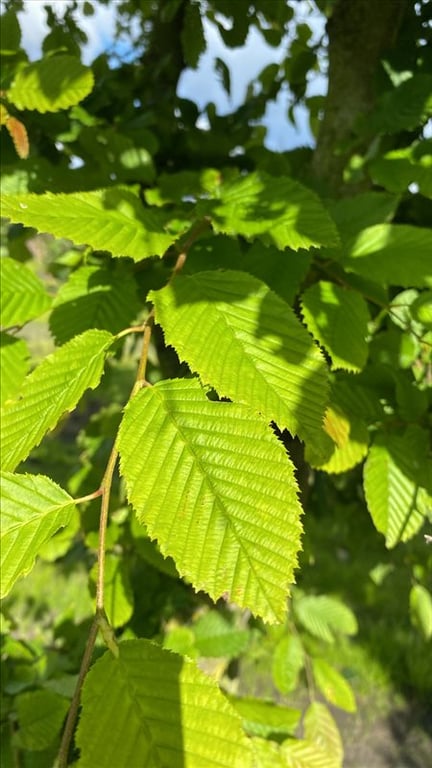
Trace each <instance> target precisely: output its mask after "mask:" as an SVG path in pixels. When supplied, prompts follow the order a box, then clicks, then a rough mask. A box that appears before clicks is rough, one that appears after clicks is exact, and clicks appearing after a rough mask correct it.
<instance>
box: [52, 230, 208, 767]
mask: <svg viewBox="0 0 432 768" xmlns="http://www.w3.org/2000/svg"><path fill="white" fill-rule="evenodd" d="M207 227H208V222H200V224H199V226H198V227H197V228H196V229H195V231H194V232H193V233H192V234H191V236H190V237H189V239H188V241H187V242H186V243H185V245H184V247H183V249H182V251H181V253H179V255H178V257H177V261H176V264H175V266H174V269H173V272H172V275H171V278H170V281H171V280H172V279H173V277H174V275H175V274H177V273H178V272H179V271H180V270H181V269H182V267H183V265H184V263H185V261H186V257H187V252H188V250H189V248H190V246H191V245H192V243H193V242H194V241H195V239H196V237H197V236H198V235H199V234H200V232H201V231H203V229H205V228H207ZM153 323H154V309H152V310H151V312H150V313H149V315H148V317H147V319H146V321H145V323H144V324H143V325H141V326H133V327H131V328H126V329H124V330H123V331H120V333H118V334H117V338H121V337H122V336H125V335H126V334H128V333H138V332H143V343H142V349H141V356H140V361H139V364H138V369H137V373H136V377H135V383H134V385H133V387H132V391H131V393H130V395H129V398H128V402H130V400H131V399H132V398H133V397H134V396H135V395H136V394H137V392H138V391H139V390H140V389H142V387H144V386H146V385H148V382H147V381H146V378H145V374H146V368H147V360H148V352H149V347H150V341H151V334H152V330H153ZM117 459H118V448H117V440H116V441H115V443H114V445H113V448H112V451H111V453H110V456H109V459H108V463H107V465H106V469H105V472H104V476H103V479H102V483H101V486H100V488H99V489H98V490H97V491H94V492H93V493H90V494H88V495H87V496H83V497H82V498H80V499H76V503H78V502H84V501H90V500H91V499H95V498H97V497H98V496H102V503H101V514H100V520H99V540H98V552H97V562H98V577H97V584H96V615H95V617H94V619H93V623H92V625H91V628H90V633H89V636H88V639H87V643H86V647H85V650H84V655H83V658H82V661H81V667H80V671H79V675H78V680H77V684H76V687H75V691H74V695H73V698H72V702H71V706H70V709H69V712H68V716H67V718H66V724H65V728H64V731H63V736H62V740H61V744H60V750H59V754H58V759H57V768H67V762H68V754H69V748H70V743H71V741H72V737H73V733H74V729H75V722H76V718H77V715H78V709H79V704H80V698H81V689H82V686H83V684H84V680H85V677H86V675H87V672H88V669H89V667H90V662H91V658H92V654H93V649H94V646H95V642H96V637H97V634H98V631H99V630H100V631H101V633H102V636H103V638H104V641H105V643H106V644H107V645H108V648H109V649H110V651H111V652H112V653H113V655H114V656H116V657H117V656H118V650H117V644H116V641H115V636H114V630H113V629H112V627H111V625H110V623H109V621H108V618H107V616H106V612H105V608H104V580H105V579H104V577H105V547H106V531H107V526H108V513H109V504H110V497H111V487H112V481H113V475H114V470H115V467H116V464H117Z"/></svg>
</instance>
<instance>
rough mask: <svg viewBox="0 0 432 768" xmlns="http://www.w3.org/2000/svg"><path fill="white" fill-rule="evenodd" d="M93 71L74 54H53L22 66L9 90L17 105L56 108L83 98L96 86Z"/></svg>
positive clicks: (52, 110)
mask: <svg viewBox="0 0 432 768" xmlns="http://www.w3.org/2000/svg"><path fill="white" fill-rule="evenodd" d="M93 82H94V80H93V74H92V71H91V69H90V68H89V67H85V66H84V65H83V64H81V62H80V61H79V59H76V58H75V57H74V56H65V55H61V56H53V57H50V58H45V59H41V60H40V61H34V62H32V63H31V64H29V65H28V66H26V67H24V68H23V69H21V70H20V71H19V72H18V73H17V75H16V76H15V79H14V81H13V83H12V86H11V88H10V89H9V90H8V92H7V99H8V101H9V102H10V103H11V104H14V105H15V106H16V107H17V108H18V109H36V110H37V111H38V112H57V111H58V110H59V109H67V107H71V106H72V105H73V104H78V103H79V102H80V101H82V100H83V99H84V98H85V97H86V96H88V94H89V93H90V92H91V90H92V88H93Z"/></svg>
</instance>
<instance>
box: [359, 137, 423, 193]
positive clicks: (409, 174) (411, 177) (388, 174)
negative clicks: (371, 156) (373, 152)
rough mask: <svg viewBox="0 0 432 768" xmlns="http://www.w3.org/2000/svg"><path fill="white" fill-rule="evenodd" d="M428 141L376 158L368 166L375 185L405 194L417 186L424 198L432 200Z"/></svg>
mask: <svg viewBox="0 0 432 768" xmlns="http://www.w3.org/2000/svg"><path fill="white" fill-rule="evenodd" d="M431 145H432V141H431V140H430V139H429V141H427V140H422V141H421V142H418V143H415V144H413V145H412V146H411V147H406V148H404V149H395V150H393V151H391V152H387V153H386V154H385V155H382V156H380V157H378V158H377V159H376V160H374V161H373V162H372V163H371V165H370V166H369V172H370V174H371V176H372V179H373V181H374V183H375V184H379V185H380V186H383V187H385V188H386V189H389V190H390V191H391V192H406V190H407V189H408V187H409V186H410V185H411V184H417V185H418V188H419V192H420V193H421V194H422V195H424V197H429V198H432V161H431V149H432V147H431Z"/></svg>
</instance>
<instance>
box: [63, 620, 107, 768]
mask: <svg viewBox="0 0 432 768" xmlns="http://www.w3.org/2000/svg"><path fill="white" fill-rule="evenodd" d="M98 630H99V619H98V616H95V617H94V619H93V623H92V625H91V627H90V632H89V636H88V638H87V643H86V647H85V650H84V655H83V657H82V661H81V667H80V671H79V674H78V680H77V684H76V686H75V691H74V695H73V698H72V701H71V705H70V708H69V712H68V715H67V718H66V724H65V728H64V731H63V736H62V740H61V744H60V750H59V754H58V760H57V765H58V768H67V764H68V755H69V746H70V743H71V741H72V736H73V732H74V729H75V721H76V719H77V716H78V709H79V705H80V698H81V688H82V686H83V683H84V680H85V677H86V675H87V672H88V669H89V666H90V662H91V658H92V655H93V648H94V646H95V642H96V637H97V633H98Z"/></svg>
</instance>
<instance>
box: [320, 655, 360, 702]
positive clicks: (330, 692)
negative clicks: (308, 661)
mask: <svg viewBox="0 0 432 768" xmlns="http://www.w3.org/2000/svg"><path fill="white" fill-rule="evenodd" d="M312 668H313V673H314V677H315V682H316V684H317V686H318V688H319V690H320V691H321V693H322V694H323V696H325V698H326V699H327V701H329V702H330V704H334V706H335V707H339V708H340V709H344V710H345V711H346V712H355V711H356V703H355V699H354V694H353V692H352V688H351V686H350V685H349V684H348V683H347V681H346V680H345V678H344V677H342V675H341V674H340V673H339V672H338V671H337V670H336V669H335V668H334V667H332V666H331V665H330V664H328V663H327V662H326V661H324V660H323V659H312Z"/></svg>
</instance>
